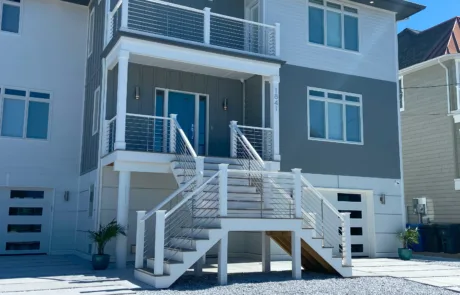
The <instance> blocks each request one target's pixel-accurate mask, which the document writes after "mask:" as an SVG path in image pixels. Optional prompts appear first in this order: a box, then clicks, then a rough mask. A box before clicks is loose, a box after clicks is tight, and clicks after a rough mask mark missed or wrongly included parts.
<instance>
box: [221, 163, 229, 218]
mask: <svg viewBox="0 0 460 295" xmlns="http://www.w3.org/2000/svg"><path fill="white" fill-rule="evenodd" d="M227 184H228V164H219V215H220V216H221V217H225V216H227V192H228V185H227Z"/></svg>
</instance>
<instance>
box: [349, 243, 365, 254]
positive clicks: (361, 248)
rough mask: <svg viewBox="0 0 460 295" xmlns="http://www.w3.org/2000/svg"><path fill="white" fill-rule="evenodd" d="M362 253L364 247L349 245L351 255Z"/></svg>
mask: <svg viewBox="0 0 460 295" xmlns="http://www.w3.org/2000/svg"><path fill="white" fill-rule="evenodd" d="M363 251H364V246H363V245H362V244H359V245H356V244H353V245H351V253H355V252H363Z"/></svg>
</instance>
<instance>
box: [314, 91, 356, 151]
mask: <svg viewBox="0 0 460 295" xmlns="http://www.w3.org/2000/svg"><path fill="white" fill-rule="evenodd" d="M308 110H309V112H308V138H309V139H312V140H324V141H333V142H343V143H353V144H362V143H363V126H362V97H361V95H358V94H351V93H342V92H337V91H329V90H325V89H318V88H311V87H309V88H308Z"/></svg>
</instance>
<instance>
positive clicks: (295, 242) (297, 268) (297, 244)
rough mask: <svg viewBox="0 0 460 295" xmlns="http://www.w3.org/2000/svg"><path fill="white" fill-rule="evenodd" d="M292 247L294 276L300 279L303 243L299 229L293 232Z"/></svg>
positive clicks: (295, 278)
mask: <svg viewBox="0 0 460 295" xmlns="http://www.w3.org/2000/svg"><path fill="white" fill-rule="evenodd" d="M291 247H292V249H291V253H292V254H291V256H292V278H293V279H294V280H300V279H301V278H302V265H301V264H302V245H301V240H300V235H299V234H298V232H297V231H292V232H291Z"/></svg>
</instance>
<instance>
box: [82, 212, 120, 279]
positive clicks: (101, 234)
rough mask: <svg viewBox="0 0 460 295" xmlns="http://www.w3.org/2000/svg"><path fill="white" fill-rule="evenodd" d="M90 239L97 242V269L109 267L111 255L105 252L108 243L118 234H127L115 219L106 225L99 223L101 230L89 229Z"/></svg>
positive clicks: (94, 260)
mask: <svg viewBox="0 0 460 295" xmlns="http://www.w3.org/2000/svg"><path fill="white" fill-rule="evenodd" d="M88 233H89V237H90V239H91V240H92V241H93V242H94V243H96V244H97V254H94V255H93V260H92V262H93V268H94V269H95V270H104V269H107V267H108V266H109V262H110V255H108V254H104V249H105V246H106V245H107V243H108V242H109V241H110V240H112V239H113V238H115V237H117V236H118V235H124V236H126V233H125V229H124V228H123V227H122V226H121V225H119V224H118V223H117V222H116V221H115V219H114V220H112V221H111V222H110V223H109V224H107V225H106V226H102V225H99V230H97V231H88Z"/></svg>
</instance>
